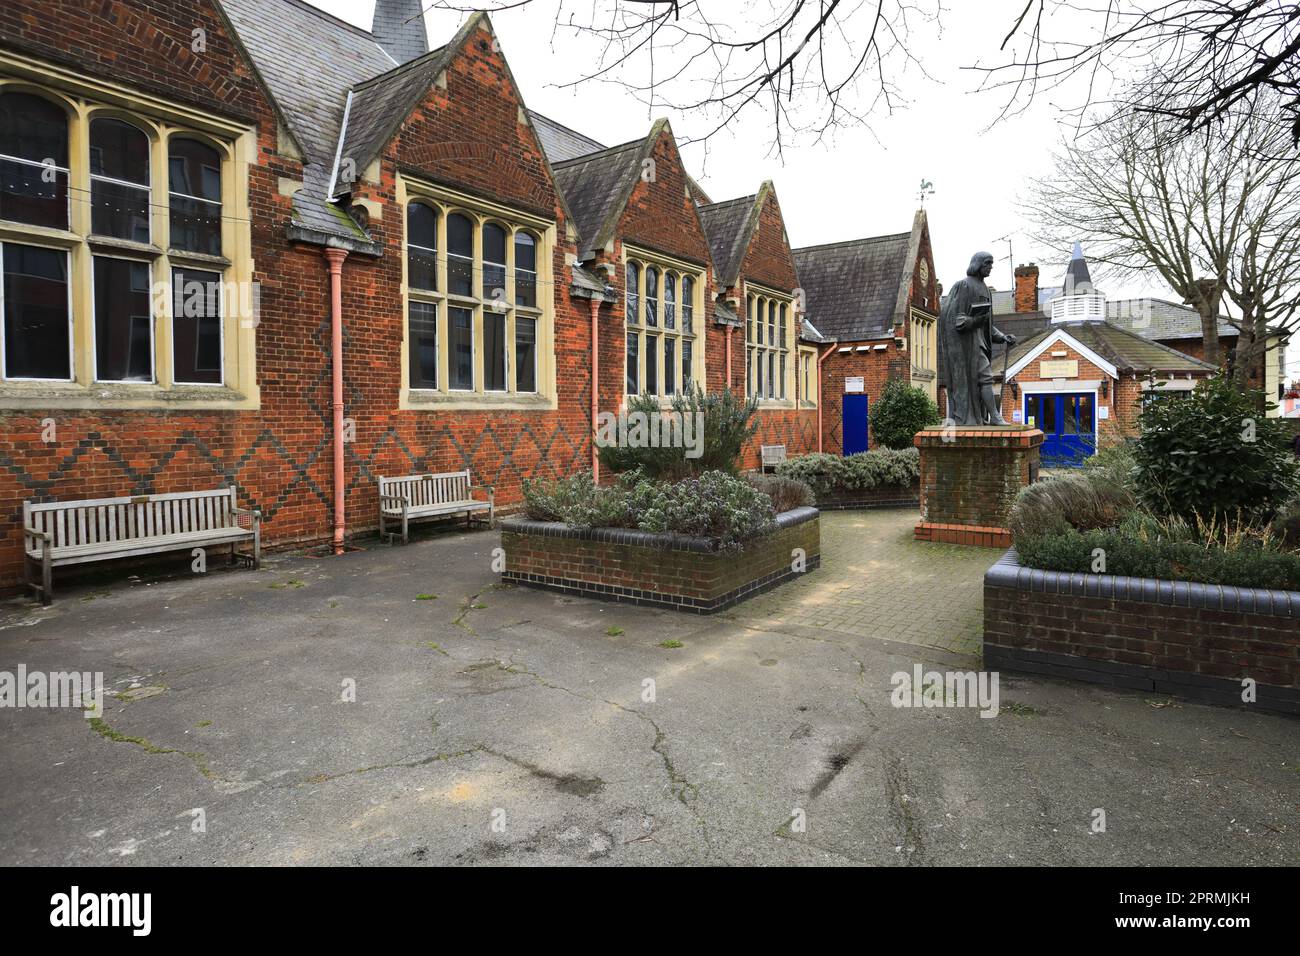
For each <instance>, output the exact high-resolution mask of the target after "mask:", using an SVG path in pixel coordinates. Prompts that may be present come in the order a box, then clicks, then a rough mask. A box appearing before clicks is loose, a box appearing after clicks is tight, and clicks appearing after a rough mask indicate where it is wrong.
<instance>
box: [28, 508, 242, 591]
mask: <svg viewBox="0 0 1300 956" xmlns="http://www.w3.org/2000/svg"><path fill="white" fill-rule="evenodd" d="M238 500H239V499H238V498H237V497H236V492H235V489H234V488H233V487H229V488H217V489H215V490H213V491H181V492H175V493H172V494H165V495H138V496H135V497H127V498H86V499H83V500H80V501H44V502H35V501H24V502H23V551H24V557H23V577H24V580H26V582H27V584H28V585H29V586H30V587H32V588H34V589H36V590H37V591H39V592H40V595H41V603H42V604H49V603H50V601H52V600H53V598H54V569H55V568H58V567H63V566H65V565H70V564H86V563H89V562H91V561H111V560H114V559H116V558H134V557H140V556H143V555H148V554H161V553H163V552H167V551H183V550H185V549H187V548H210V547H223V546H225V545H229V546H230V560H231V562H232V563H233V562H234V561H235V557H236V548H237V547H238V546H239V544H240V543H242V542H245V541H251V542H252V544H253V553H252V555H251V558H252V562H253V567H255V568H257V567H260V566H261V564H262V513H261V512H260V511H248V510H246V509H244V508H240V507H238ZM243 519H246V520H247V523H248V527H246V528H245V527H243V526H242V525H241V520H243ZM33 565H39V566H40V574H41V581H40V584H37V583H36V582H35V581H34V580H32V570H33Z"/></svg>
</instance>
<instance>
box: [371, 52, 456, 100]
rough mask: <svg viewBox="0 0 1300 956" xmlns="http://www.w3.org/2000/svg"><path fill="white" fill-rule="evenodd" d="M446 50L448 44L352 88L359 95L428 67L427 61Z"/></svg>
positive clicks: (377, 74)
mask: <svg viewBox="0 0 1300 956" xmlns="http://www.w3.org/2000/svg"><path fill="white" fill-rule="evenodd" d="M376 42H378V41H376ZM446 49H447V44H446V43H444V44H443V45H442V46H440V47H438V48H437V49H436V50H430V51H429V52H427V53H421V54H420V55H419V56H417V57H416V58H415V59H414V60H407V61H406V62H405V63H399V64H397V66H395V67H393V68H392V69H391V70H385V71H384V72H383V73H376V74H375V75H374V76H372V77H369V78H368V79H364V80H362V81H361V82H360V83H358V84H357V85H356V86H354V87H352V92H353V93H357V92H360V91H361V90H363V89H369V88H370V86H371V84H374V83H378V82H380V81H381V80H391V79H393V78H395V77H396V76H398V75H399V74H401V73H403V72H405V71H406V70H408V69H414V68H416V67H421V66H426V65H427V62H426V61H428V60H430V59H431V58H432V57H436V56H440V55H441V54H442V52H443V51H444V50H446Z"/></svg>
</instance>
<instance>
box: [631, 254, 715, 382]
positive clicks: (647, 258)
mask: <svg viewBox="0 0 1300 956" xmlns="http://www.w3.org/2000/svg"><path fill="white" fill-rule="evenodd" d="M622 247H623V248H622V253H623V255H622V264H621V268H622V270H623V271H622V275H623V281H624V284H625V286H626V282H627V267H628V264H629V263H631V264H634V265H635V266H636V267H637V291H636V296H637V315H636V321H629V317H628V314H627V289H626V287H625V288H624V290H623V327H624V333H625V336H624V339H623V342H624V345H623V382H624V384H623V385H621V386H620V388H622V389H623V394H624V395H626V394H627V385H626V383H627V344H626V343H627V338H626V335H627V334H634V335H636V336H637V339H638V346H637V361H638V363H639V366H640V367H639V368H638V370H637V384H638V386H640V388H641V391H640V392H639V394H642V395H645V394H648V393H647V392H646V391H645V383H646V378H645V358H646V347H645V339H646V335H647V334H649V335H656V336H658V337H659V346H658V348H657V349H656V350H655V357H656V361H657V363H658V365H657V369H658V377H657V378H656V379H655V381H656V382H657V383H658V385H659V389H660V391H659V393H658V394H657V396H656V397H658V398H659V399H660V401H661V403H662V404H664V405H668V404H669V403H670V402H671V400H672V396H671V395H665V394H664V393H663V386H664V362H663V355H664V349H663V339H664V338H665V336H667V337H669V338H673V339H676V341H677V348H676V352H675V356H674V360H675V363H676V374H675V376H674V385H675V387H676V389H677V391H678V392H679V393H680V392H681V391H682V381H681V365H682V352H681V348H682V346H681V343H682V342H684V341H688V340H689V341H690V342H691V343H692V344H691V381H692V382H694V383H696V384H698V385H700V386H701V387H703V386H704V383H705V381H706V379H705V377H704V375H705V354H704V353H705V345H704V341H705V336H704V327H705V326H704V314H705V309H704V303H705V298H704V292H705V290H704V284H705V279H706V276H705V271H704V267H703V266H699V265H695V264H693V263H690V262H687V261H685V260H683V259H674V258H672V257H670V256H666V255H664V254H663V253H660V252H652V251H651V250H649V249H645V248H643V247H640V246H637V245H635V244H632V243H627V242H625V243H623V244H622ZM651 266H652V267H654V268H655V269H657V270H659V294H658V303H659V305H658V309H657V315H658V324H657V325H646V324H645V321H644V316H645V301H646V299H645V290H646V269H647V267H651ZM669 274H671V275H673V276H674V282H675V287H676V290H677V323H676V324H677V328H676V329H675V330H674V329H665V328H664V276H666V275H669ZM683 278H690V280H691V283H692V286H693V288H692V296H691V299H692V301H691V311H692V319H691V333H690V335H689V336H688V335H687V334H686V333H685V332H684V331H683V328H682V306H683V301H682V279H683Z"/></svg>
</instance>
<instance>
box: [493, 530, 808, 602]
mask: <svg viewBox="0 0 1300 956" xmlns="http://www.w3.org/2000/svg"><path fill="white" fill-rule="evenodd" d="M818 517H819V512H818V511H817V509H816V508H795V509H794V510H792V511H786V512H784V513H782V514H779V515H777V517H776V523H777V529H776V530H775V531H774V532H772V533H771V534H767V535H763V536H762V537H760V538H754V539H753V540H751V541H748V542H746V543H745V547H744V550H743V551H741V552H740V553H731V554H727V553H723V552H718V551H715V550H714V549H713V545H712V543H711V542H709V541H708V540H706V539H703V538H690V537H685V536H683V535H675V534H651V533H649V532H645V531H628V530H622V529H616V528H591V529H588V530H585V531H579V530H575V529H573V528H570V527H568V526H567V525H564V524H561V523H559V522H550V521H529V520H527V519H524V518H510V519H507V520H505V521H503V522H502V523H501V547H502V548H503V549H504V550H505V561H506V566H505V570H504V571H502V573H501V579H502V580H503V581H513V582H516V583H518V584H526V585H529V586H531V587H542V588H547V589H550V590H555V591H564V592H567V593H570V594H581V595H583V596H585V597H595V598H604V599H607V600H612V601H624V602H628V603H632V604H644V605H657V606H661V607H671V608H674V609H676V610H680V611H692V612H694V613H697V614H712V613H713V612H715V611H721V610H723V609H724V608H728V607H731V606H732V605H733V604H735V603H737V602H738V601H741V600H743V599H745V598H747V597H749V596H751V595H753V594H757V593H758V592H760V591H765V590H767V589H769V588H773V587H775V586H776V585H778V584H780V583H781V582H782V581H785V580H788V579H789V578H792V577H795V576H797V575H798V574H801V573H806V572H808V571H812V570H814V569H816V568H817V567H819V566H820V565H821V528H820V524H819V522H818ZM796 548H800V549H802V550H803V553H804V566H803V567H804V570H803V571H796V570H795V569H794V564H795V555H794V551H795V549H796Z"/></svg>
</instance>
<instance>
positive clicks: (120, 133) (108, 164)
mask: <svg viewBox="0 0 1300 956" xmlns="http://www.w3.org/2000/svg"><path fill="white" fill-rule="evenodd" d="M90 174H91V175H92V176H107V177H108V178H109V179H120V180H122V181H123V182H128V183H135V184H136V185H137V186H148V185H149V137H148V136H146V135H145V134H144V131H143V130H141V129H137V128H136V127H134V126H132V125H131V124H130V123H124V122H122V121H121V120H115V119H97V120H92V121H91V123H90Z"/></svg>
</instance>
